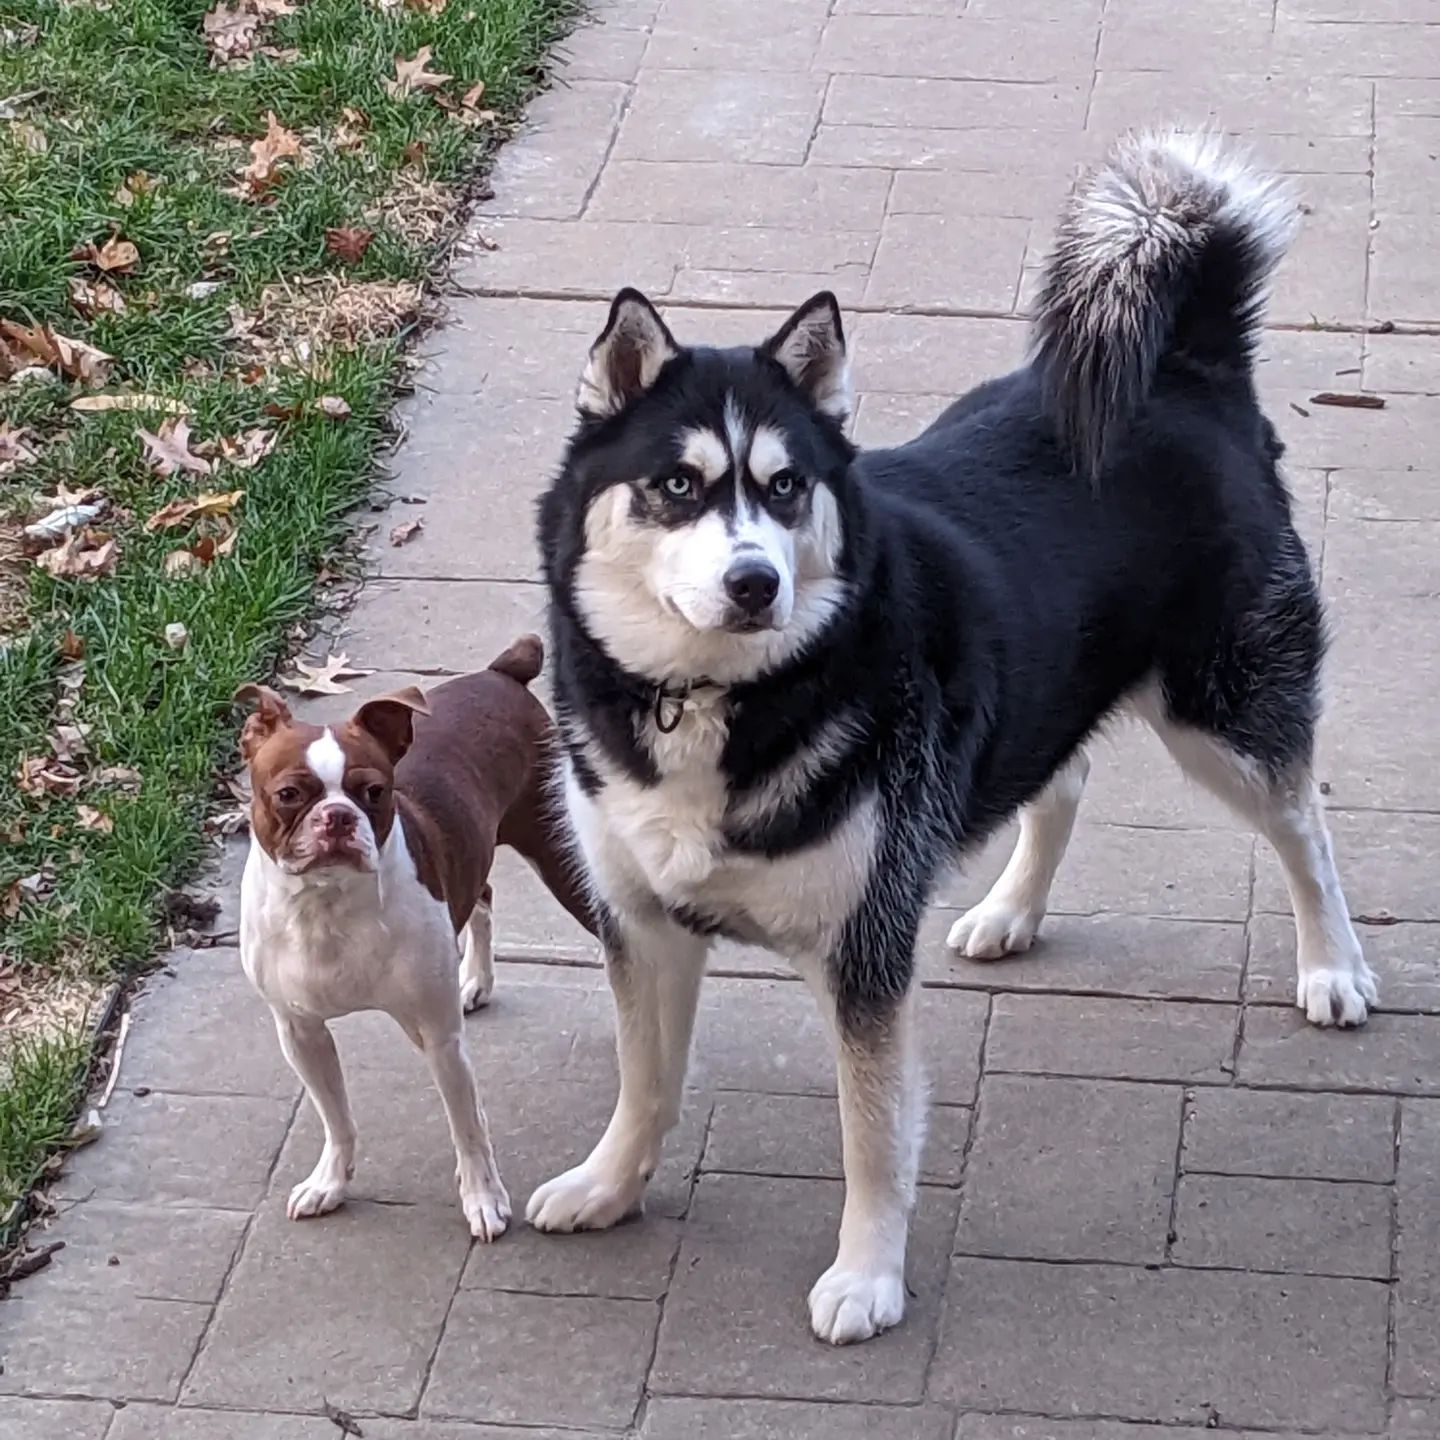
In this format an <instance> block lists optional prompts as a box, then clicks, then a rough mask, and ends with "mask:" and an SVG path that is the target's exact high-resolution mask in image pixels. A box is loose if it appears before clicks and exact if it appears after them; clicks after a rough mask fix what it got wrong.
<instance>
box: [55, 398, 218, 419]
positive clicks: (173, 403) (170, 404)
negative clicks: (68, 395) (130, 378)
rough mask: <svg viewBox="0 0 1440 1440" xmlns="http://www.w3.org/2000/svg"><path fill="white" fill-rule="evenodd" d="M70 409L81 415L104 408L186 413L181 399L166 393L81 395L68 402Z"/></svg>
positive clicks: (161, 413)
mask: <svg viewBox="0 0 1440 1440" xmlns="http://www.w3.org/2000/svg"><path fill="white" fill-rule="evenodd" d="M70 408H71V409H72V410H78V411H80V413H81V414H82V415H98V414H101V413H102V412H104V411H106V410H153V411H155V412H156V413H157V414H160V415H188V414H189V413H190V410H189V408H188V407H187V406H186V405H185V404H184V402H183V401H180V400H176V399H173V398H172V397H171V396H168V395H81V396H80V397H79V398H78V399H75V400H72V401H71V402H70Z"/></svg>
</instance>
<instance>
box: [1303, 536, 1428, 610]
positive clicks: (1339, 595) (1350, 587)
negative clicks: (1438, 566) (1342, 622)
mask: <svg viewBox="0 0 1440 1440" xmlns="http://www.w3.org/2000/svg"><path fill="white" fill-rule="evenodd" d="M1437 542H1440V521H1435V520H1407V521H1394V522H1391V521H1386V522H1377V521H1371V520H1353V521H1346V520H1341V519H1340V518H1339V517H1336V519H1335V520H1334V521H1333V522H1332V523H1331V525H1330V527H1329V533H1328V534H1327V536H1326V543H1325V589H1326V591H1327V592H1328V593H1329V594H1330V595H1332V596H1334V597H1336V599H1337V600H1338V601H1339V602H1340V604H1341V605H1342V606H1343V607H1345V609H1349V608H1350V607H1351V606H1353V605H1355V604H1356V603H1357V602H1358V603H1359V604H1362V605H1363V604H1366V603H1377V602H1378V603H1382V604H1383V603H1387V602H1389V601H1392V600H1412V601H1413V600H1430V601H1434V600H1436V599H1437V598H1440V577H1437V576H1436V574H1435V567H1434V556H1435V553H1436V549H1435V547H1436V544H1437ZM1343 613H1344V610H1342V614H1343Z"/></svg>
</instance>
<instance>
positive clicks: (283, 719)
mask: <svg viewBox="0 0 1440 1440" xmlns="http://www.w3.org/2000/svg"><path fill="white" fill-rule="evenodd" d="M232 698H233V699H234V701H235V703H236V704H237V705H254V706H255V713H254V714H253V715H250V716H247V717H246V720H245V724H244V726H243V727H242V728H241V731H240V755H241V757H242V758H243V759H244V761H245V763H246V764H247V765H248V764H249V763H250V761H251V760H253V759H254V758H255V752H256V751H257V750H259V748H260V747H261V746H262V745H263V744H264V743H265V742H266V741H267V740H268V739H269V738H270V737H271V736H272V735H273V734H274V733H275V732H276V731H277V730H279V729H280V728H281V727H282V726H285V725H289V724H290V723H291V719H292V716H291V714H290V707H289V706H288V705H287V704H286V703H285V702H284V701H283V700H282V699H281V698H280V697H279V696H278V695H277V694H276V693H275V692H274V691H273V690H272V689H271V688H270V687H269V686H268V685H242V686H241V687H240V688H239V689H238V690H237V691H236V692H235V694H234V696H233V697H232Z"/></svg>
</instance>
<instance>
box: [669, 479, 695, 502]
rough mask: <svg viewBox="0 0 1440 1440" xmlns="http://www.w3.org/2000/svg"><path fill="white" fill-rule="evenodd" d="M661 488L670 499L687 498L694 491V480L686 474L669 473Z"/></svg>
mask: <svg viewBox="0 0 1440 1440" xmlns="http://www.w3.org/2000/svg"><path fill="white" fill-rule="evenodd" d="M662 488H663V489H664V491H665V493H666V494H667V495H668V496H669V497H670V498H671V499H672V500H688V499H689V498H690V496H691V495H692V494H693V493H694V491H695V482H694V481H693V480H691V478H690V477H689V476H688V475H670V476H667V477H666V480H665V483H664V486H663V487H662Z"/></svg>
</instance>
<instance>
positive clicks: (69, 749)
mask: <svg viewBox="0 0 1440 1440" xmlns="http://www.w3.org/2000/svg"><path fill="white" fill-rule="evenodd" d="M89 733H90V726H88V725H57V726H56V727H55V729H54V731H53V732H52V733H51V734H50V735H49V736H47V737H46V738H47V739H48V740H49V741H50V751H51V753H52V754H53V755H54V756H55V758H56V759H57V760H61V761H65V762H67V763H68V762H69V761H71V760H77V759H79V757H80V756H82V755H88V754H89V753H90V745H89V742H88V741H87V740H86V738H85V737H86V736H87V735H89Z"/></svg>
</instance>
